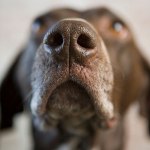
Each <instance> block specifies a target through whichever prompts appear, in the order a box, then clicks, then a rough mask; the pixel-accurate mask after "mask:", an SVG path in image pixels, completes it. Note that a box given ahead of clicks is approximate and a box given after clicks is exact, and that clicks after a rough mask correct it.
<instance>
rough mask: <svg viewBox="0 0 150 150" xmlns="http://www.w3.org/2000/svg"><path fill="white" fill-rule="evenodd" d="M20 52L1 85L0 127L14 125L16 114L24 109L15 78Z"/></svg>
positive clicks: (4, 127)
mask: <svg viewBox="0 0 150 150" xmlns="http://www.w3.org/2000/svg"><path fill="white" fill-rule="evenodd" d="M20 55H21V54H19V55H18V56H17V58H16V59H15V61H14V63H13V65H12V66H11V67H10V69H9V71H8V73H7V74H6V76H5V77H4V79H3V81H2V83H1V85H0V115H1V117H0V129H6V128H10V127H12V125H13V117H14V115H15V114H17V113H19V112H22V111H23V101H22V97H21V93H20V90H19V87H18V86H17V82H16V78H15V69H16V66H17V63H18V61H19V58H20Z"/></svg>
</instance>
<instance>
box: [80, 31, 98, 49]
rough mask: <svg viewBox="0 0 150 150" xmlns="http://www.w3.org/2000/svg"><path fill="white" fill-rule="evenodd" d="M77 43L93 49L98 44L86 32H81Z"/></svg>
mask: <svg viewBox="0 0 150 150" xmlns="http://www.w3.org/2000/svg"><path fill="white" fill-rule="evenodd" d="M77 44H78V45H80V46H81V47H83V48H85V49H93V48H95V46H96V44H95V42H94V40H93V39H92V38H91V37H90V36H88V35H86V34H81V35H80V36H79V37H78V39H77Z"/></svg>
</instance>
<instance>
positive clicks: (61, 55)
mask: <svg viewBox="0 0 150 150" xmlns="http://www.w3.org/2000/svg"><path fill="white" fill-rule="evenodd" d="M44 43H45V44H46V50H47V51H49V52H50V53H51V54H53V55H54V56H55V57H56V58H57V59H58V60H69V59H71V58H72V57H73V59H74V60H78V61H80V60H82V61H83V59H86V58H89V57H92V56H93V55H94V54H95V53H96V50H97V44H96V43H97V34H96V32H95V31H94V29H93V28H92V26H91V25H90V24H89V23H87V22H86V21H84V20H82V19H64V20H61V21H60V22H57V23H56V24H55V25H53V26H52V27H51V28H50V30H49V31H48V33H47V34H46V36H45V38H44Z"/></svg>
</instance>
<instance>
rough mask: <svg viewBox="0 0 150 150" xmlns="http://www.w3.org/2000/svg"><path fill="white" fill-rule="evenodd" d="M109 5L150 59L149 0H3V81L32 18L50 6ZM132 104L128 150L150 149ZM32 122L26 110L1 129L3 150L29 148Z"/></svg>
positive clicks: (0, 26)
mask: <svg viewBox="0 0 150 150" xmlns="http://www.w3.org/2000/svg"><path fill="white" fill-rule="evenodd" d="M101 6H107V7H108V8H110V9H112V10H113V11H114V12H116V14H118V15H119V16H121V17H122V18H124V20H126V21H127V22H128V23H129V26H130V28H131V30H132V32H133V33H134V37H135V39H136V42H137V44H138V46H139V47H140V49H141V51H142V53H143V55H144V56H145V57H146V58H147V60H148V61H149V62H150V50H149V47H150V1H149V0H132V1H131V0H124V1H123V0H122V1H121V0H75V1H71V0H61V1H60V0H26V1H25V0H0V82H1V81H2V79H3V77H4V75H5V73H6V72H7V70H8V68H9V66H10V64H11V63H12V61H13V59H14V58H15V56H16V55H17V54H18V53H19V51H20V48H21V47H22V46H23V45H24V44H25V43H26V40H27V38H28V35H29V28H30V25H31V22H32V20H33V19H34V18H35V17H36V16H37V15H39V14H41V13H43V12H46V11H47V10H50V9H54V8H58V7H72V8H76V9H79V10H85V9H88V8H92V7H101ZM137 107H138V106H136V105H134V106H133V107H132V108H130V110H129V112H128V114H127V116H126V127H127V128H128V131H127V141H126V143H127V147H126V150H150V138H148V137H147V135H146V128H145V120H144V119H143V118H140V117H139V116H138V115H137V113H136V111H138V108H137ZM31 143H32V140H31V137H30V123H29V118H28V117H27V115H26V114H22V115H19V116H17V117H16V118H15V127H14V129H12V130H9V131H5V132H1V133H0V150H10V149H11V150H29V148H30V147H31Z"/></svg>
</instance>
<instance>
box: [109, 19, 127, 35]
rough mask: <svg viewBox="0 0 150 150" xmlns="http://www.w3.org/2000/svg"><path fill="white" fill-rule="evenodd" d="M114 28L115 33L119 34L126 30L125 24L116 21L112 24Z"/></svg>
mask: <svg viewBox="0 0 150 150" xmlns="http://www.w3.org/2000/svg"><path fill="white" fill-rule="evenodd" d="M112 28H113V30H114V31H116V32H118V33H119V32H121V31H122V30H123V29H124V24H123V22H121V21H119V20H115V21H113V23H112Z"/></svg>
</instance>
